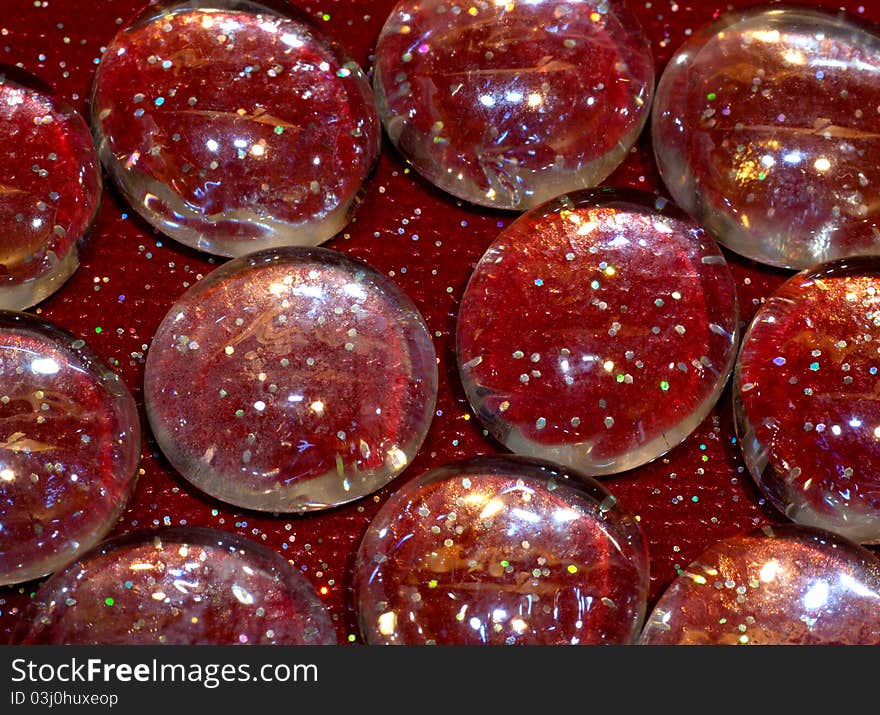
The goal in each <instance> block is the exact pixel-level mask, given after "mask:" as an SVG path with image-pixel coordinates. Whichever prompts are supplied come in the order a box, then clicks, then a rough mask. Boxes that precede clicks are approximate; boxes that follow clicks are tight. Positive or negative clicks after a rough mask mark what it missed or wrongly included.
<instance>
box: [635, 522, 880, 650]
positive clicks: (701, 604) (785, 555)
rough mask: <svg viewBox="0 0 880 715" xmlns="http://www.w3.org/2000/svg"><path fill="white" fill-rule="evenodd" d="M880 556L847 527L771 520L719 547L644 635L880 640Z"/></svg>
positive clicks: (665, 640) (752, 641) (668, 639)
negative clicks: (844, 530) (840, 532)
mask: <svg viewBox="0 0 880 715" xmlns="http://www.w3.org/2000/svg"><path fill="white" fill-rule="evenodd" d="M878 600H880V561H878V560H877V558H876V557H875V556H874V555H873V554H872V553H871V552H870V551H868V550H867V549H864V548H862V547H860V546H857V545H856V544H853V543H851V542H849V541H847V540H845V539H842V538H841V537H839V536H836V535H834V534H831V533H828V532H826V531H821V530H819V529H812V528H807V527H802V526H795V525H785V526H774V527H769V526H767V527H764V528H762V529H756V530H754V531H751V532H749V533H746V534H742V535H739V536H735V537H733V538H730V539H727V540H726V541H722V542H720V543H718V544H716V545H714V546H712V547H710V548H709V549H708V550H707V551H706V552H705V553H703V554H702V555H701V556H700V557H699V558H698V559H697V560H696V561H695V562H694V563H692V564H691V565H690V566H688V567H687V568H686V569H685V570H684V572H683V573H682V574H681V575H680V576H679V577H678V578H677V579H676V580H675V581H673V582H672V585H671V586H670V587H669V588H668V589H667V591H666V592H665V593H664V594H663V596H662V597H661V598H660V600H659V602H658V603H657V606H656V607H655V608H654V611H653V612H652V613H651V615H650V616H649V617H648V620H647V622H646V624H645V628H644V630H643V631H642V635H641V638H640V640H639V642H640V643H641V644H645V645H880V609H878V608H877V602H878Z"/></svg>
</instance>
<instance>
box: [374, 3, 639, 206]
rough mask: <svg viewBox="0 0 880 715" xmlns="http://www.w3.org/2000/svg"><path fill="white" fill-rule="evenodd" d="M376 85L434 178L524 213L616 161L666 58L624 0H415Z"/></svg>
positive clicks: (399, 132) (393, 22) (421, 167)
mask: <svg viewBox="0 0 880 715" xmlns="http://www.w3.org/2000/svg"><path fill="white" fill-rule="evenodd" d="M373 86H374V88H375V91H376V97H377V101H378V106H379V113H380V116H381V117H382V121H383V123H384V124H385V128H386V130H387V132H388V136H389V137H390V138H391V141H392V142H393V143H394V145H395V146H396V147H397V148H398V149H399V150H400V151H401V153H402V154H403V155H404V156H405V157H406V158H407V159H408V160H409V161H410V162H412V164H413V166H414V167H415V168H416V170H417V171H418V172H419V173H421V174H422V175H423V176H424V177H425V178H426V179H428V181H430V182H431V183H433V184H435V185H436V186H438V187H440V188H441V189H443V190H444V191H447V192H449V193H451V194H453V195H454V196H457V197H459V198H462V199H465V200H467V201H470V202H473V203H477V204H483V205H486V206H493V207H497V208H506V209H520V210H522V209H526V208H529V207H532V206H536V205H537V204H539V203H542V202H544V201H546V200H548V199H550V198H552V197H554V196H557V195H559V194H562V193H564V192H566V191H570V190H574V189H581V188H586V187H590V186H595V185H596V184H598V183H599V182H601V181H602V180H603V179H604V178H605V177H607V176H608V175H609V174H610V173H611V172H612V171H613V170H614V168H615V167H616V166H617V165H618V164H619V163H620V162H621V161H622V160H623V158H624V157H625V155H626V153H627V151H629V149H630V148H631V147H632V145H633V144H634V143H635V141H636V138H637V137H638V135H639V132H640V131H641V129H642V127H643V126H644V124H645V122H646V121H647V117H648V111H649V108H650V102H651V97H652V94H653V90H654V69H653V60H652V57H651V53H650V50H649V47H648V43H647V40H646V38H645V36H644V35H643V33H642V30H641V28H640V26H639V24H638V21H637V20H636V19H635V18H634V17H633V16H632V15H631V14H630V12H629V10H628V9H627V8H626V6H625V4H624V3H623V2H620V1H619V0H611V1H610V2H609V1H608V0H602V2H597V1H595V0H587V1H586V2H583V1H582V0H552V1H551V0H531V1H529V2H524V1H523V0H515V1H513V2H509V3H500V2H489V1H487V0H477V1H476V2H472V3H470V4H469V5H468V6H467V8H465V6H459V5H456V4H455V3H451V2H448V0H403V2H400V3H399V4H398V5H397V6H396V7H395V8H394V10H393V11H392V13H391V15H390V17H389V18H388V20H387V21H386V23H385V26H384V28H383V29H382V33H381V35H380V36H379V41H378V45H377V48H376V66H375V74H374V79H373Z"/></svg>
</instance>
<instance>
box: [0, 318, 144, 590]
mask: <svg viewBox="0 0 880 715" xmlns="http://www.w3.org/2000/svg"><path fill="white" fill-rule="evenodd" d="M136 409H137V408H136V406H135V402H134V399H133V398H132V396H131V394H130V393H129V392H128V389H127V388H126V387H125V385H124V384H123V382H122V380H120V379H119V378H118V377H117V376H116V375H115V374H114V373H112V372H110V371H109V370H108V369H107V368H106V367H105V366H104V365H103V364H102V362H101V361H100V360H99V359H98V357H96V356H95V355H94V354H93V353H92V352H91V351H90V350H89V349H88V348H87V347H86V345H85V343H84V341H83V340H81V339H79V338H77V337H75V336H73V335H70V334H68V333H65V332H62V331H61V330H59V329H57V328H55V327H54V326H52V325H50V324H48V323H45V322H43V321H42V320H38V319H37V318H34V317H32V316H30V315H27V314H24V313H9V312H0V585H3V584H10V583H20V582H23V581H29V580H31V579H34V578H37V577H40V576H45V575H46V574H48V573H51V572H52V571H54V570H56V569H58V568H60V567H62V566H65V565H66V564H68V563H69V562H71V561H73V560H74V559H75V558H76V557H77V556H79V555H80V554H82V553H83V552H84V551H86V550H88V549H90V548H91V547H92V546H94V545H95V544H96V543H98V541H100V540H101V539H102V538H103V537H104V536H105V535H106V534H107V532H108V531H109V530H110V529H111V528H112V527H113V525H114V524H115V523H116V519H117V517H118V516H119V514H120V513H121V511H122V508H123V506H124V504H125V502H126V500H127V499H128V497H129V495H130V494H131V492H132V490H133V489H134V484H135V479H136V470H137V465H138V458H139V455H140V448H141V444H140V429H139V425H138V417H137V411H136Z"/></svg>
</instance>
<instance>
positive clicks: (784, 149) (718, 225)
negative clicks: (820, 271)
mask: <svg viewBox="0 0 880 715" xmlns="http://www.w3.org/2000/svg"><path fill="white" fill-rule="evenodd" d="M878 73H880V35H878V34H877V33H876V32H874V31H872V30H870V29H868V28H867V27H866V26H865V25H863V24H860V23H856V22H855V21H852V20H848V19H846V18H845V17H842V16H839V15H832V14H828V13H824V12H821V11H818V10H814V9H808V8H794V7H782V8H778V7H762V8H757V9H750V10H746V11H742V12H740V11H738V12H735V13H731V14H729V15H725V16H724V17H722V18H721V19H720V20H718V21H717V22H716V23H714V24H711V25H709V26H708V27H706V28H704V29H702V30H700V31H699V32H696V33H694V35H693V36H692V37H691V38H690V39H689V40H688V41H687V42H686V43H685V44H684V45H683V46H682V48H681V49H680V50H679V51H678V52H677V53H676V54H675V56H674V57H673V58H672V60H671V61H670V62H669V64H668V66H667V68H666V70H665V71H664V73H663V76H662V78H661V80H660V83H659V85H658V88H657V97H656V101H655V105H654V112H653V115H652V134H653V144H654V150H655V153H656V157H657V163H658V165H659V168H660V173H661V174H662V176H663V180H664V182H665V183H666V186H667V187H668V188H669V191H670V193H671V194H672V197H673V199H674V200H675V201H677V202H678V203H679V205H680V206H681V207H682V208H684V209H685V210H686V211H688V212H689V213H690V214H691V215H693V216H694V217H695V218H696V219H697V220H698V221H699V222H700V223H701V224H702V225H703V226H704V227H705V228H706V229H707V230H708V231H710V232H711V233H712V234H713V235H714V236H715V237H716V238H717V239H718V240H719V241H721V242H722V243H723V244H724V245H725V246H727V247H728V248H730V249H731V250H733V251H736V252H737V253H740V254H742V255H743V256H746V257H748V258H751V259H754V260H756V261H760V262H761V263H768V264H770V265H774V266H781V267H783V268H796V269H800V268H808V267H809V266H812V265H815V264H817V263H820V262H822V261H827V260H832V259H836V258H842V257H845V256H848V255H855V254H876V253H880V241H878V238H877V237H878V235H880V233H878V231H880V226H878V218H880V189H878V187H880V113H878V112H877V107H878V105H880V92H878V84H877V79H876V78H877V75H878Z"/></svg>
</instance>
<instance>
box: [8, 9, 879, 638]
mask: <svg viewBox="0 0 880 715" xmlns="http://www.w3.org/2000/svg"><path fill="white" fill-rule="evenodd" d="M729 4H730V5H741V6H745V5H749V4H754V3H748V2H731V3H729ZM813 4H816V5H822V6H824V7H826V8H829V9H836V8H837V7H839V6H841V5H843V6H845V7H846V8H848V9H849V10H850V11H851V12H853V13H856V12H857V9H858V8H859V6H860V3H859V2H858V0H847V1H846V2H841V0H828V1H824V2H817V3H813ZM864 4H865V8H864V10H863V11H862V13H861V16H862V17H870V18H873V19H874V20H880V6H877V5H870V4H868V3H864ZM392 5H393V3H392V2H391V1H390V0H376V1H368V0H358V1H357V2H355V1H353V0H336V1H335V2H334V1H331V0H322V1H321V2H303V3H302V4H301V7H302V8H303V10H304V11H305V12H306V13H307V14H308V15H309V16H311V17H313V18H315V19H316V21H317V22H318V23H319V24H320V25H321V29H322V30H324V31H325V32H326V33H327V34H329V35H331V36H333V37H335V38H337V39H339V40H340V41H342V42H343V43H344V44H345V46H346V47H347V49H348V50H349V53H350V54H351V55H352V56H353V58H354V59H355V60H357V61H358V62H361V63H363V64H364V66H369V65H370V61H369V54H370V52H371V50H372V48H373V46H374V44H375V41H376V38H377V36H378V34H379V30H380V29H381V27H382V24H383V22H384V20H385V17H386V16H387V14H388V13H389V12H390V10H391V7H392ZM650 5H651V6H650V7H645V3H644V2H637V3H634V4H633V8H634V10H635V11H636V12H637V14H638V16H639V18H640V20H641V21H642V23H643V24H644V26H645V29H646V31H647V33H648V35H649V36H650V38H651V40H652V43H653V51H654V53H655V58H656V60H657V65H658V71H659V70H660V69H662V67H663V65H664V64H665V62H666V61H667V59H668V58H669V56H670V54H671V53H672V52H673V51H674V50H675V49H676V47H677V46H678V45H679V44H680V43H681V42H682V41H683V40H684V39H685V37H686V34H685V32H686V30H696V29H697V28H698V27H700V26H701V25H702V24H704V23H705V22H707V21H709V20H711V19H712V18H713V16H715V15H717V13H718V11H719V10H723V9H724V8H726V7H727V6H728V3H727V2H724V3H722V2H717V0H716V2H708V3H703V2H695V1H694V2H675V1H672V0H653V1H652V2H651V3H650ZM136 6H137V3H135V2H133V0H117V1H115V2H110V1H105V0H102V1H101V2H98V3H95V5H94V6H93V8H92V10H91V11H90V12H83V11H82V8H81V7H80V6H79V5H78V4H76V3H64V2H50V3H49V4H48V6H47V7H43V6H42V4H41V5H39V6H38V5H36V4H35V3H34V2H33V0H9V1H8V2H7V3H6V5H5V6H4V9H5V10H6V13H5V14H4V17H5V18H6V19H5V20H3V21H0V58H2V59H4V60H5V61H7V62H12V63H16V62H20V63H22V65H23V66H25V67H27V68H28V69H30V70H32V71H33V72H35V73H36V74H38V75H39V76H41V77H42V78H43V79H44V80H46V81H48V82H51V83H54V84H55V85H57V87H58V89H59V90H60V92H61V93H62V94H63V95H64V96H66V97H68V98H69V99H70V100H71V101H72V102H73V103H74V105H75V106H76V107H78V108H79V109H81V110H85V109H86V103H85V99H86V98H87V97H88V95H89V91H90V83H91V80H92V76H93V73H94V69H95V62H96V61H97V59H98V58H99V57H100V48H101V47H103V46H105V45H106V44H107V43H109V42H110V40H111V38H112V37H113V34H114V33H115V32H116V31H117V30H118V29H119V27H120V26H121V25H122V23H124V22H125V21H126V20H127V19H128V18H129V17H130V16H131V15H133V14H134V12H135V11H136V10H137V7H136ZM323 16H327V17H328V18H329V19H327V20H326V21H325V20H323V19H322V18H323ZM12 18H15V19H14V20H13V19H12ZM65 38H67V39H66V41H65ZM606 183H607V184H609V185H617V186H631V187H635V188H642V189H648V190H651V189H657V190H662V187H661V184H660V180H659V177H658V175H657V171H656V168H655V166H654V163H653V159H652V158H651V151H650V141H649V137H648V135H647V134H643V136H642V138H641V139H640V140H639V143H638V145H637V147H636V150H635V151H634V152H633V153H632V154H631V155H630V156H629V157H628V159H627V160H626V162H625V163H624V164H623V165H622V166H621V167H620V168H619V169H618V170H617V171H616V172H615V173H614V174H613V175H612V176H611V177H610V178H609V179H608V181H607V182H606ZM663 193H664V194H665V192H663ZM513 218H515V216H514V215H513V214H508V213H501V212H493V211H489V210H486V209H479V208H475V207H470V206H463V205H459V203H458V202H457V201H456V200H455V199H453V198H451V197H449V196H446V195H443V194H441V193H439V192H438V191H436V190H435V189H433V188H432V187H430V186H428V185H427V184H426V183H425V182H423V181H421V180H420V179H418V178H416V177H415V175H414V172H413V171H412V170H411V169H408V168H407V167H406V165H405V163H404V162H403V161H402V160H401V159H400V158H399V156H398V155H397V154H395V152H394V151H393V150H391V148H390V147H389V146H387V144H386V146H385V147H384V149H383V152H382V157H381V160H380V163H379V166H378V169H377V172H376V174H375V175H374V176H373V177H372V179H371V180H370V182H369V184H368V186H367V191H366V197H365V200H364V203H363V205H362V206H361V208H360V210H359V211H358V213H357V220H356V221H355V223H353V224H352V225H351V226H350V227H349V228H348V229H346V231H345V232H344V233H343V234H342V235H341V236H339V237H337V238H336V239H334V240H333V241H331V242H329V244H328V246H329V247H331V248H335V249H338V250H341V251H344V252H346V253H349V254H351V255H354V256H357V257H359V258H361V259H364V260H366V261H367V262H369V263H371V264H372V265H374V266H375V267H376V268H378V269H379V270H380V271H382V272H385V273H387V274H389V275H391V276H392V277H393V278H394V279H395V280H396V281H397V282H398V284H399V285H400V286H401V287H402V288H403V289H404V290H405V291H406V292H407V293H408V294H409V295H410V296H411V297H412V298H413V299H414V301H415V302H416V304H417V305H418V307H419V309H420V310H421V311H422V313H423V315H424V316H425V318H426V320H427V323H428V326H429V328H430V329H431V331H432V332H433V333H434V335H436V341H435V346H436V348H437V353H438V356H439V358H440V380H441V390H440V395H439V400H438V404H437V413H438V414H437V415H436V416H435V418H434V423H433V425H432V427H431V431H430V433H429V435H428V438H427V440H426V442H425V444H424V446H423V447H422V450H421V452H420V454H419V456H418V458H417V459H416V460H415V462H414V463H413V465H412V466H411V467H410V468H409V470H408V471H407V472H406V473H404V474H403V475H402V476H401V477H400V478H399V480H398V481H396V482H394V483H392V484H391V485H390V486H389V487H387V488H386V489H385V490H383V491H382V492H380V493H379V494H377V495H376V496H375V497H367V498H366V499H363V500H361V501H359V502H355V503H353V504H351V505H348V506H345V507H342V508H339V509H336V510H333V511H327V512H323V513H317V514H311V515H308V516H304V517H297V518H293V517H290V518H288V517H267V516H259V515H256V514H254V513H249V512H242V511H238V510H235V509H232V508H229V507H226V506H224V505H222V504H220V503H217V502H213V501H211V500H209V499H206V498H205V497H203V496H202V495H201V494H199V493H197V492H196V491H195V490H194V489H192V488H191V487H189V486H188V485H187V484H186V482H184V481H183V480H182V479H180V478H179V477H176V476H175V475H174V474H173V473H172V472H171V471H170V469H169V467H168V465H167V464H166V462H165V461H164V459H163V458H161V457H159V456H157V454H156V448H155V445H154V444H153V443H152V442H151V441H149V440H145V443H144V457H143V460H142V464H141V467H142V469H143V472H144V473H143V476H142V477H141V479H140V482H139V484H138V487H137V490H136V493H135V496H134V499H133V501H132V502H131V505H130V507H129V508H128V509H127V510H126V511H125V514H124V517H123V519H122V521H121V522H120V524H119V525H118V527H117V529H116V533H122V532H125V531H129V530H131V529H133V528H145V527H154V526H158V525H162V524H165V523H167V524H174V525H179V524H181V523H184V522H185V523H187V524H192V525H202V526H212V527H216V528H219V529H224V530H227V531H230V532H234V533H239V534H241V535H244V536H247V537H249V538H252V539H255V540H257V541H259V542H261V543H264V544H266V545H267V546H269V547H270V548H273V549H274V550H276V551H278V552H279V553H281V554H282V555H284V556H285V557H286V558H288V559H290V560H291V561H292V562H293V563H294V564H295V565H296V566H297V567H299V568H300V569H301V570H302V572H303V573H304V574H305V575H306V577H307V578H309V579H310V580H311V581H312V582H313V583H314V584H315V586H316V587H317V588H318V590H319V593H320V594H321V596H322V597H323V598H324V599H325V602H326V604H327V607H328V609H330V612H331V614H332V617H333V618H334V620H335V622H336V625H337V627H338V632H339V637H340V640H341V641H347V640H349V638H352V639H354V640H357V639H358V638H359V637H358V636H357V627H356V620H355V617H354V610H353V604H352V594H351V582H352V578H351V573H352V564H353V557H354V553H355V550H356V548H357V544H358V541H359V539H360V537H361V536H362V534H363V532H364V530H365V528H366V525H367V523H368V520H369V518H370V517H371V516H372V515H373V514H374V513H375V512H376V509H377V507H378V504H379V503H380V502H383V501H384V500H385V499H386V498H387V496H388V494H390V493H391V492H392V491H393V490H394V489H395V488H396V487H397V486H398V485H399V484H402V483H403V482H405V481H407V480H408V479H410V478H412V477H414V476H416V475H418V474H421V473H422V472H424V471H425V470H426V469H428V468H431V467H434V466H436V465H440V464H443V463H445V462H448V461H451V460H453V459H458V458H463V457H467V456H471V455H473V454H477V453H492V452H501V451H503V449H502V448H501V447H500V446H499V445H498V444H497V443H495V442H493V441H492V440H490V439H488V438H487V437H485V436H484V435H483V434H482V430H481V427H480V426H479V425H478V424H477V421H476V419H474V418H473V417H472V415H471V413H470V411H469V409H468V407H467V404H466V402H465V400H464V396H463V391H462V389H461V386H460V383H459V381H458V377H457V374H456V370H455V362H454V358H453V354H452V344H453V342H452V336H453V335H454V328H455V315H456V313H457V309H458V302H459V300H460V298H461V295H462V292H463V290H464V286H465V284H466V282H467V279H468V277H469V274H470V271H471V269H472V267H473V265H474V264H475V263H476V261H477V260H478V259H479V258H480V256H481V255H482V253H483V251H484V250H485V249H486V248H488V246H489V245H490V244H491V243H492V241H493V240H494V238H495V236H496V235H497V233H498V231H499V229H500V228H501V227H503V226H505V225H507V224H509V223H510V221H511V220H512V219H513ZM160 244H161V245H160ZM84 253H85V255H84V256H83V265H82V267H81V268H80V269H79V271H78V272H77V273H76V274H75V275H74V276H73V278H72V279H71V281H70V282H69V283H68V284H67V285H66V286H64V288H63V289H62V290H61V291H59V292H58V293H57V294H56V295H55V296H53V297H52V298H50V299H49V300H47V301H46V302H45V303H43V304H42V305H40V306H38V308H37V310H39V312H40V314H41V315H43V316H44V317H46V318H48V319H50V320H54V321H56V322H57V323H59V324H60V325H62V326H63V327H65V328H67V329H68V330H71V331H73V332H76V333H79V334H81V335H83V336H84V337H85V338H87V339H88V341H89V343H90V344H91V345H92V347H93V348H94V349H95V350H96V351H97V352H98V353H99V354H100V355H101V356H102V357H103V358H104V359H105V360H106V361H107V362H108V364H110V365H111V366H113V367H114V368H115V369H116V370H117V371H118V372H119V373H120V374H121V376H122V377H123V378H124V380H125V381H126V383H127V384H128V385H129V386H130V387H131V388H132V390H134V391H135V394H136V396H137V398H138V401H139V402H141V400H142V397H141V395H142V389H141V386H142V382H143V361H144V353H145V351H146V349H147V346H148V344H149V341H150V338H151V337H152V335H153V332H154V331H155V330H156V328H157V327H158V325H159V322H160V321H161V319H162V318H163V317H164V315H165V312H166V311H167V310H168V308H169V307H170V306H171V305H172V304H173V303H174V301H175V300H176V299H177V298H178V297H179V296H180V294H181V293H182V292H183V290H184V289H185V287H186V286H188V285H190V284H192V283H193V282H194V281H196V280H198V279H199V278H200V277H202V276H204V275H205V274H206V273H207V272H208V271H210V270H211V268H212V267H214V266H216V265H217V262H218V261H217V259H215V260H209V259H208V258H207V257H206V256H204V255H202V254H198V253H196V252H194V251H190V250H188V249H185V248H183V247H181V246H180V245H178V244H175V243H174V242H172V241H170V240H168V239H164V238H161V237H159V236H158V235H157V234H155V233H153V232H152V231H151V230H150V229H149V228H147V227H146V226H145V224H144V223H143V222H141V221H139V220H138V219H136V218H135V217H134V214H133V212H132V211H131V210H130V209H129V208H127V207H126V206H125V204H124V202H122V201H121V200H120V199H119V197H118V195H117V194H116V193H115V192H114V191H112V190H107V191H105V200H104V203H103V206H102V209H101V212H100V215H99V218H98V221H97V225H96V228H95V230H94V233H93V235H92V241H91V243H90V244H89V246H88V247H87V248H86V250H85V252H84ZM727 257H728V259H729V261H730V263H731V267H732V270H733V272H734V276H735V278H736V280H737V289H738V292H739V298H740V304H741V309H742V319H743V320H748V319H750V318H751V316H752V315H753V313H754V310H755V309H756V307H757V305H758V304H759V303H760V300H761V298H762V297H764V296H766V295H767V294H768V293H769V292H770V291H771V290H773V289H775V288H776V287H778V286H779V285H781V283H782V282H783V281H784V280H785V278H786V277H787V276H789V275H790V274H789V273H787V272H784V271H778V270H772V269H768V268H764V267H760V266H756V265H754V264H751V263H749V262H747V261H745V260H743V259H741V258H738V257H735V256H732V255H731V254H727ZM96 328H100V329H101V332H100V333H96V332H95V331H96ZM731 416H732V415H731V407H730V399H729V388H728V391H726V392H725V396H724V397H723V398H722V400H721V402H720V403H719V405H718V407H717V409H716V410H715V411H714V412H713V413H712V415H711V416H710V417H709V418H707V419H706V420H705V422H704V423H703V425H701V426H700V427H699V428H698V429H697V430H696V431H695V433H694V434H693V435H692V436H691V437H690V438H689V439H688V440H687V441H686V442H685V443H683V444H682V445H681V446H679V447H678V448H676V449H675V450H674V451H672V452H670V453H669V455H667V456H666V457H665V458H663V459H661V460H659V461H657V462H655V463H653V464H652V465H649V466H647V467H644V468H642V469H640V470H639V471H638V472H637V473H630V474H625V475H621V476H618V477H614V478H610V479H607V480H605V484H606V486H607V487H608V488H609V489H610V490H611V491H612V492H613V493H614V494H615V495H616V496H617V497H618V498H619V499H620V501H621V502H622V503H623V505H624V506H625V507H626V509H627V510H628V511H630V512H632V513H634V514H636V515H638V516H639V517H640V521H641V525H642V527H643V528H644V530H645V533H646V536H647V538H648V549H649V552H650V555H651V573H652V577H651V602H650V603H649V605H652V604H653V602H654V601H655V600H656V598H657V597H658V596H659V594H660V592H661V591H662V590H663V589H664V588H665V587H666V586H667V585H668V584H669V583H671V581H672V580H673V578H674V577H675V575H676V570H677V569H678V568H681V567H683V566H686V565H687V564H688V563H689V562H690V561H691V560H693V559H694V558H696V557H697V556H698V555H699V554H700V553H701V552H702V551H704V550H705V549H706V547H708V546H709V545H710V544H712V543H714V542H716V541H718V540H720V539H722V538H725V537H727V536H730V535H732V534H735V533H738V532H740V531H743V530H745V529H748V528H750V527H752V526H754V525H756V524H760V523H764V522H766V521H768V520H770V521H784V518H783V517H782V516H780V515H779V514H778V513H777V512H775V511H773V510H772V509H771V508H770V507H768V506H762V505H761V503H760V500H759V495H758V492H757V489H756V488H755V487H754V486H753V485H752V483H751V478H750V477H749V476H748V475H747V474H746V473H745V471H744V467H743V464H742V460H741V458H740V456H739V453H738V448H737V445H735V444H733V426H732V420H731ZM35 587H36V584H27V585H24V586H22V587H20V588H19V587H16V588H7V589H4V590H2V591H0V610H2V614H0V634H2V635H0V640H5V639H6V638H7V637H8V633H9V630H10V629H11V628H12V626H13V625H14V624H15V623H16V621H17V619H18V617H19V613H20V609H21V607H22V606H23V605H24V604H25V603H26V602H27V600H28V598H29V595H30V594H31V593H32V592H33V591H34V589H35Z"/></svg>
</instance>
